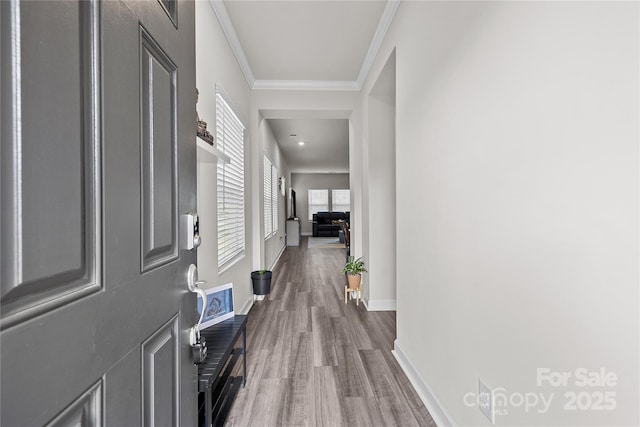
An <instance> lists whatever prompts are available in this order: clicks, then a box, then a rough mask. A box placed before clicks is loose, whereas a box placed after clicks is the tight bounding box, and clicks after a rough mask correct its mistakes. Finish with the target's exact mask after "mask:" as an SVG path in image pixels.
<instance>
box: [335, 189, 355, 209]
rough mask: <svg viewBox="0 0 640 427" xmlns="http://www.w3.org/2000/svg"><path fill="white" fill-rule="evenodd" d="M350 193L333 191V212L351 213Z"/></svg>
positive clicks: (347, 191)
mask: <svg viewBox="0 0 640 427" xmlns="http://www.w3.org/2000/svg"><path fill="white" fill-rule="evenodd" d="M350 193H351V192H350V191H349V190H331V210H332V211H333V212H349V211H351V194H350Z"/></svg>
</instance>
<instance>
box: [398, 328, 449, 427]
mask: <svg viewBox="0 0 640 427" xmlns="http://www.w3.org/2000/svg"><path fill="white" fill-rule="evenodd" d="M391 353H392V354H393V356H394V357H395V358H396V360H397V361H398V364H399V365H400V367H401V368H402V370H403V372H404V373H405V374H406V375H407V378H408V379H409V382H411V384H412V385H413V388H415V390H416V393H418V396H419V397H420V400H422V403H424V406H426V407H427V411H429V415H431V418H433V421H435V423H436V425H438V426H453V425H456V423H455V422H454V420H453V417H452V416H451V414H450V413H449V412H448V411H447V410H446V408H445V407H444V405H442V403H441V402H440V401H439V400H438V398H437V397H436V395H435V393H434V392H433V387H432V386H431V385H430V384H429V383H428V382H426V381H425V380H424V379H423V378H422V377H421V376H420V374H419V373H418V371H417V370H416V368H415V366H414V365H413V364H412V363H411V361H410V360H409V359H408V358H407V356H406V355H405V353H404V352H403V351H402V348H401V347H400V345H399V344H398V340H395V341H394V343H393V350H392V351H391Z"/></svg>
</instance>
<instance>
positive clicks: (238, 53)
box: [209, 0, 255, 88]
mask: <svg viewBox="0 0 640 427" xmlns="http://www.w3.org/2000/svg"><path fill="white" fill-rule="evenodd" d="M209 4H210V5H211V8H212V9H213V13H214V14H215V15H216V17H217V18H218V22H220V26H221V27H222V31H224V35H225V36H226V37H227V41H228V42H229V45H230V46H231V50H232V51H233V54H234V55H235V57H236V59H237V60H238V64H239V65H240V69H241V70H242V74H244V79H245V80H246V81H247V84H248V85H249V87H250V88H253V82H254V81H255V78H254V77H253V71H251V67H250V66H249V61H247V57H246V56H245V54H244V50H243V49H242V45H240V40H239V39H238V35H237V34H236V30H235V29H234V28H233V24H232V23H231V18H229V13H228V12H227V7H226V6H225V5H224V2H223V1H221V0H209Z"/></svg>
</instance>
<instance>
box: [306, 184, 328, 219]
mask: <svg viewBox="0 0 640 427" xmlns="http://www.w3.org/2000/svg"><path fill="white" fill-rule="evenodd" d="M328 210H329V190H326V189H325V190H309V221H312V220H313V214H314V213H318V212H324V211H328Z"/></svg>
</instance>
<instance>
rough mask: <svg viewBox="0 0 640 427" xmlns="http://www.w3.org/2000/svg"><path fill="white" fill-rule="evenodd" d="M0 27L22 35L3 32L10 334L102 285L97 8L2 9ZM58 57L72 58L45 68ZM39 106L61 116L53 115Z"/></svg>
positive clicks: (6, 317)
mask: <svg viewBox="0 0 640 427" xmlns="http://www.w3.org/2000/svg"><path fill="white" fill-rule="evenodd" d="M8 18H9V19H8ZM51 18H53V19H56V20H58V21H59V22H60V24H61V25H62V26H64V28H65V31H64V32H59V33H58V32H56V33H54V34H50V28H47V26H46V25H44V22H43V21H46V20H47V19H51ZM2 20H3V24H6V23H7V20H8V21H9V22H8V24H9V25H8V28H10V27H13V28H15V29H16V31H15V32H14V34H13V37H4V35H5V34H4V33H3V47H5V46H7V42H9V43H8V44H9V45H10V50H11V53H12V57H13V56H14V55H15V56H16V57H14V58H13V60H12V61H9V62H8V63H6V62H5V61H4V58H3V76H2V78H3V92H4V93H11V94H12V96H11V97H7V99H6V100H7V101H8V100H11V101H12V104H11V105H6V104H4V101H5V99H4V97H3V107H2V111H3V120H2V122H3V135H2V139H3V141H6V142H7V143H4V144H3V147H2V159H3V160H2V162H3V164H2V167H3V174H2V191H3V205H2V206H3V210H2V252H3V253H4V254H11V260H10V261H9V260H8V259H7V260H5V259H4V257H3V264H2V280H1V287H2V293H1V295H0V298H2V311H3V315H2V320H1V322H2V327H3V328H5V327H7V326H10V325H11V324H14V323H16V322H19V321H21V320H25V319H27V318H29V317H32V316H35V315H37V314H39V313H43V312H45V311H48V310H51V309H53V308H54V307H57V306H61V305H64V304H67V303H69V302H71V301H73V300H75V299H77V298H79V297H81V296H84V295H86V294H88V293H91V292H95V291H97V290H99V289H100V287H101V283H100V277H99V270H98V268H99V267H98V266H97V265H96V263H95V262H94V260H96V259H99V257H100V250H99V241H100V239H99V237H100V233H99V226H98V224H100V217H101V215H100V206H99V202H98V198H97V197H96V195H97V194H96V192H97V188H98V185H99V176H100V166H99V165H100V157H99V149H98V147H99V144H100V140H99V137H98V135H97V134H95V133H94V132H93V130H94V129H96V128H97V127H98V126H99V115H100V111H98V109H97V108H95V107H94V106H96V105H97V104H98V102H97V99H98V96H99V93H98V92H99V88H98V87H97V85H96V84H92V82H94V83H95V82H97V73H98V69H97V66H96V64H95V62H94V61H92V54H91V47H92V46H97V35H96V34H97V31H96V30H97V26H98V14H97V7H95V4H92V3H80V4H66V3H60V2H47V3H42V4H40V3H37V2H35V3H32V2H27V3H24V4H21V3H9V2H3V4H2ZM4 27H5V25H3V28H4ZM7 39H8V40H7ZM22 46H30V47H33V48H30V49H21V47H22ZM4 52H6V50H5V48H3V55H6V54H8V52H7V53H4ZM60 57H64V58H66V59H67V60H66V61H64V62H63V63H61V64H60V66H59V67H43V66H42V63H43V62H44V63H51V62H56V58H60ZM20 82H21V84H19V83H20ZM5 83H6V85H5ZM5 88H6V89H9V90H7V91H6V92H5ZM43 98H49V99H54V100H56V103H59V104H61V105H65V108H51V107H52V106H51V105H50V104H48V103H47V102H42V99H43ZM17 106H20V108H18V107H17ZM7 119H8V120H7ZM60 123H64V124H65V126H60ZM5 124H7V128H6V129H5ZM5 130H6V131H9V130H11V132H10V133H9V132H7V133H5ZM51 140H55V141H56V143H55V144H51V143H49V141H51ZM43 165H46V167H43ZM8 207H11V208H10V209H8ZM61 248H65V250H60V249H61Z"/></svg>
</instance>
